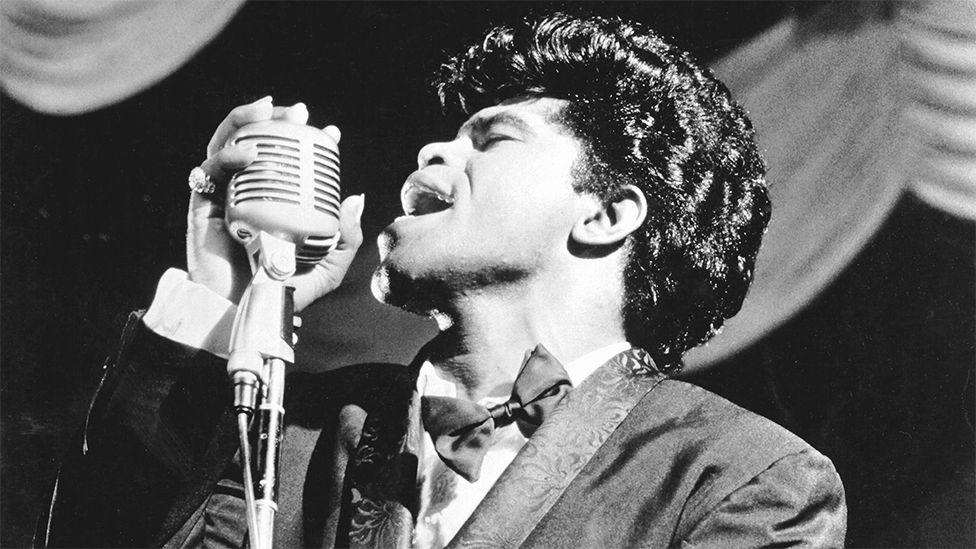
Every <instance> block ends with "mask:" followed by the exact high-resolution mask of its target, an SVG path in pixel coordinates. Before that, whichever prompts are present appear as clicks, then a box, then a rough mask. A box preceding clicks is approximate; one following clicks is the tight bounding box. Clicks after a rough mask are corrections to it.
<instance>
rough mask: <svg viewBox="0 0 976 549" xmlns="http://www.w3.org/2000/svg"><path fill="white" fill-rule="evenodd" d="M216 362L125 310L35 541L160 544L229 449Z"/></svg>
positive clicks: (197, 500) (198, 498) (227, 393)
mask: <svg viewBox="0 0 976 549" xmlns="http://www.w3.org/2000/svg"><path fill="white" fill-rule="evenodd" d="M225 370H226V366H225V362H224V361H223V360H222V359H220V358H218V357H215V356H213V355H210V354H208V353H205V352H202V351H199V350H195V349H192V348H190V347H186V346H183V345H180V344H178V343H174V342H172V341H170V340H168V339H165V338H162V337H160V336H158V335H156V334H155V333H153V332H152V331H150V330H149V329H147V328H146V327H145V325H144V324H143V323H142V321H141V313H133V314H132V315H130V317H129V321H128V323H127V325H126V327H125V330H124V331H123V336H122V340H121V343H120V349H119V351H118V353H117V354H116V355H115V356H114V357H113V358H112V359H111V360H109V361H108V362H107V363H106V366H105V371H104V375H103V378H102V382H101V384H100V385H99V388H98V391H97V393H96V395H95V397H94V399H93V400H92V403H91V406H90V408H89V412H88V417H87V419H86V421H85V425H84V428H83V429H82V431H81V432H80V433H79V434H78V435H77V437H76V439H75V440H74V441H72V443H71V446H70V447H69V449H68V452H67V454H66V455H65V457H64V459H63V461H62V464H61V468H60V471H59V473H58V477H57V480H56V482H55V485H54V487H53V489H52V493H51V499H50V503H49V506H48V508H47V509H46V512H45V513H44V514H43V515H42V516H41V517H40V520H39V521H38V527H37V531H36V533H35V539H34V543H35V545H36V546H39V547H61V546H70V547H146V546H158V545H162V544H163V543H165V542H166V541H167V540H169V539H170V537H172V535H173V534H174V533H176V532H177V531H178V530H179V528H180V526H182V525H183V523H184V522H185V521H186V519H187V518H188V517H189V515H190V514H192V512H193V511H194V510H195V509H196V508H197V507H199V505H200V504H201V503H202V502H203V500H204V498H206V496H207V495H208V493H209V489H210V487H211V486H212V485H213V483H214V482H216V480H217V479H218V478H219V475H220V473H221V472H222V471H223V469H224V468H225V467H226V466H227V464H228V462H229V461H230V460H231V459H232V457H233V455H234V452H235V451H236V440H237V438H236V431H235V422H234V419H233V415H232V410H231V404H232V402H231V399H232V390H231V387H230V383H229V381H228V379H227V375H226V373H225Z"/></svg>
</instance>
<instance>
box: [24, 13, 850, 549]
mask: <svg viewBox="0 0 976 549" xmlns="http://www.w3.org/2000/svg"><path fill="white" fill-rule="evenodd" d="M436 88H437V92H438V94H439V96H440V99H441V101H442V103H443V104H444V106H445V108H446V109H448V110H451V111H454V112H462V113H464V115H465V116H468V118H467V121H466V122H465V123H464V124H463V125H461V127H460V128H459V129H458V131H457V134H456V136H455V137H454V138H453V139H450V140H448V141H444V142H439V143H431V144H429V145H427V146H425V147H423V148H422V149H421V150H420V154H419V155H418V169H417V171H415V172H413V173H412V174H410V175H409V176H408V177H407V179H406V182H405V183H404V184H403V186H402V188H401V190H400V193H401V200H402V203H403V209H404V215H403V216H402V217H399V218H397V219H396V220H395V221H394V222H393V223H392V224H390V225H389V226H388V227H387V228H386V229H385V230H384V231H383V232H382V234H381V235H380V239H379V243H380V264H379V267H378V268H377V269H376V272H375V275H374V278H373V290H374V293H375V294H376V296H377V298H379V299H380V300H382V301H383V302H385V303H388V304H390V305H394V306H397V307H402V308H405V309H407V310H409V311H412V312H415V313H418V314H422V315H429V316H431V317H433V318H434V319H435V320H436V321H437V323H438V326H439V327H440V333H439V335H438V336H437V337H435V338H434V339H433V340H432V341H431V342H430V343H429V344H427V345H426V346H425V347H424V348H423V349H422V350H421V351H420V353H419V354H418V356H417V358H416V359H415V360H414V362H413V363H412V364H410V365H408V366H402V365H387V364H367V365H355V366H350V367H348V368H342V369H339V370H336V371H332V372H328V373H324V374H316V375H311V374H299V373H296V374H292V375H291V376H290V377H289V381H288V389H287V396H286V399H287V400H286V410H287V415H286V420H287V421H288V429H287V430H286V433H285V442H284V456H283V458H282V459H283V466H282V472H281V495H280V498H279V501H280V503H279V505H280V507H279V520H278V522H277V524H276V535H275V538H276V540H278V541H277V544H276V545H278V546H283V547H285V546H313V547H321V546H341V547H344V546H356V547H359V546H371V547H409V546H416V547H444V546H451V547H466V546H488V547H508V546H523V545H524V546H534V547H623V546H626V547H630V546H641V547H670V546H676V547H677V546H681V547H684V546H690V547H760V546H794V545H799V546H815V547H828V546H841V545H843V542H844V531H845V521H846V508H845V504H844V492H843V487H842V485H841V481H840V479H839V478H838V476H837V474H836V472H835V471H834V468H833V466H832V464H831V463H830V460H828V459H827V458H826V457H824V456H823V455H821V454H820V453H819V452H817V451H816V450H814V449H813V448H811V447H810V446H809V445H807V444H806V443H805V442H803V441H802V440H800V439H799V438H797V437H796V436H794V435H792V434H791V433H789V432H787V431H786V430H784V429H783V428H781V427H779V426H777V425H775V424H773V423H771V422H769V421H767V420H765V419H763V418H761V417H758V416H756V415H754V414H752V413H750V412H747V411H745V410H743V409H741V408H738V407H736V406H735V405H733V404H731V403H729V402H727V401H725V400H723V399H721V398H719V397H717V396H715V395H713V394H711V393H709V392H707V391H705V390H703V389H700V388H697V387H695V386H692V385H689V384H686V383H683V382H679V381H675V380H672V379H669V376H670V375H672V374H674V373H675V372H677V371H678V370H679V368H680V366H681V356H682V354H683V353H684V352H685V351H687V350H688V349H690V348H692V347H694V346H696V345H699V344H701V343H703V342H705V341H706V340H707V339H708V338H709V337H710V336H712V335H713V334H714V333H715V332H716V331H717V330H718V329H719V328H720V327H721V325H722V323H723V322H724V321H725V319H727V318H729V317H731V316H732V315H734V314H735V313H736V312H737V311H738V310H739V308H740V306H741V304H742V300H743V298H744V296H745V293H746V290H747V288H748V286H749V283H750V281H751V278H752V271H753V265H754V262H755V257H756V253H757V251H758V248H759V243H760V240H761V236H762V233H763V231H764V229H765V226H766V223H767V221H768V219H769V212H770V206H769V201H768V197H767V193H766V189H765V182H764V178H763V173H764V166H763V163H762V161H761V159H760V157H759V155H758V152H757V148H756V145H755V142H754V138H753V132H752V129H751V126H750V123H749V121H748V120H747V119H746V117H745V115H744V113H743V111H742V109H741V108H740V107H739V106H738V105H736V104H735V103H733V102H732V100H731V98H730V97H729V93H728V91H727V90H726V89H725V87H724V86H723V85H722V84H721V83H720V82H718V81H717V80H715V78H714V77H713V76H712V75H711V74H710V72H708V71H707V70H705V69H702V68H701V67H699V66H698V65H697V64H695V63H694V62H693V61H692V60H691V59H690V57H689V56H688V55H687V54H686V53H684V52H682V51H680V50H678V49H676V48H675V47H674V46H672V45H670V44H668V43H667V42H665V41H664V40H662V39H661V38H660V37H659V36H658V35H657V34H655V33H654V32H652V31H650V30H648V29H646V28H643V27H642V26H640V25H636V24H632V23H628V22H623V21H619V20H614V19H604V18H600V17H589V18H578V17H572V16H567V15H552V16H547V17H544V18H541V19H537V20H532V21H527V22H525V23H524V24H521V25H518V26H515V27H512V28H496V29H493V30H491V31H490V32H489V33H488V34H487V36H486V37H484V39H483V40H479V41H478V42H477V44H476V45H475V46H472V47H471V48H470V49H468V50H467V51H465V52H464V53H462V54H460V55H458V56H457V57H454V58H453V59H451V60H450V61H448V62H447V63H446V64H445V65H443V67H442V69H441V71H440V73H439V74H438V75H437V82H436ZM307 117H308V113H307V111H306V110H305V108H304V106H302V105H296V106H294V107H290V108H282V107H274V106H273V105H272V102H271V101H270V99H264V100H259V101H257V102H255V103H252V104H249V105H245V106H241V107H238V108H236V109H234V110H233V111H232V112H231V114H230V115H229V116H228V117H227V119H226V120H225V121H224V122H223V123H222V124H221V125H220V127H219V128H218V129H217V131H216V133H215V135H214V137H213V139H212V140H211V144H210V148H209V158H208V159H207V160H206V161H205V162H204V163H203V165H202V166H201V169H202V172H203V174H205V177H203V178H202V181H203V182H208V181H209V182H213V183H214V184H215V185H216V187H217V191H216V193H211V192H210V189H207V188H205V187H204V186H200V187H197V191H196V192H194V193H193V195H192V198H191V203H190V213H189V231H188V237H187V238H188V245H187V249H188V270H187V272H186V273H183V272H182V271H170V272H168V273H167V274H166V275H164V277H163V279H162V281H161V282H160V286H159V290H158V292H157V295H156V298H155V300H154V302H153V304H152V306H151V307H150V309H149V311H148V312H147V313H146V314H145V315H144V316H141V317H136V318H134V320H133V322H131V323H130V326H129V327H128V328H127V329H126V332H125V335H124V336H123V341H122V350H121V351H120V352H119V354H118V355H117V356H116V357H115V360H114V361H112V364H110V366H109V367H108V368H107V370H106V374H105V379H104V380H103V383H102V386H101V388H100V390H99V394H98V396H97V398H96V399H95V401H94V402H93V404H92V409H91V412H90V414H89V417H88V420H87V422H86V426H85V430H84V433H83V436H82V438H81V439H80V440H79V441H78V444H77V447H76V448H75V449H74V450H73V451H72V452H71V453H70V454H69V456H68V457H67V458H66V460H65V463H64V465H63V467H62V471H61V474H60V477H59V479H58V484H57V487H56V489H55V492H54V496H53V500H52V504H51V507H50V511H49V513H48V514H47V515H46V516H45V517H43V520H42V521H41V524H40V527H39V530H38V537H37V543H38V544H40V545H44V546H61V545H67V546H91V545H94V546H146V545H160V546H167V547H198V546H206V547H241V546H242V545H243V544H244V543H245V541H244V540H245V539H246V537H247V533H246V529H247V527H246V521H245V518H244V511H243V509H244V504H243V500H242V496H241V488H240V487H241V479H240V465H239V458H238V457H237V456H236V451H237V446H236V442H237V440H236V434H235V430H234V429H235V427H234V418H233V414H232V412H231V410H230V408H231V396H230V393H231V391H230V387H229V382H228V380H227V376H226V368H225V362H224V360H223V359H222V358H220V357H221V356H224V357H226V352H227V338H228V319H231V318H233V314H234V313H233V311H234V305H233V304H234V303H235V302H236V301H237V300H238V299H239V297H240V294H241V292H242V290H243V288H244V286H245V285H246V284H247V280H248V278H249V270H248V267H247V265H246V262H244V261H242V260H241V254H242V251H241V248H240V246H239V245H238V244H237V243H236V242H234V241H233V240H232V239H231V238H230V237H229V235H228V234H227V232H226V230H225V228H224V223H223V220H222V199H221V198H220V189H221V187H222V186H223V185H225V184H226V182H227V180H228V179H229V177H230V176H231V175H232V174H233V173H234V172H235V171H236V170H239V169H241V168H242V167H244V166H246V165H247V164H248V163H249V162H251V161H252V160H254V158H255V152H254V150H250V149H247V148H243V147H237V146H224V145H225V143H226V142H227V139H228V137H229V136H230V135H231V134H232V133H233V132H234V131H236V129H238V128H239V127H241V126H244V125H246V124H248V123H252V122H256V121H261V120H266V119H268V118H283V119H287V120H291V121H295V122H300V123H305V122H306V121H307ZM325 131H326V132H327V133H331V134H332V135H333V136H334V137H336V138H338V131H337V130H336V129H334V128H331V127H330V128H327V129H326V130H325ZM197 175H198V176H199V175H200V174H197ZM199 179H200V178H199V177H198V180H199ZM362 209H363V198H362V197H361V196H359V197H350V198H348V199H346V200H345V202H343V205H342V209H341V219H340V225H341V239H340V241H339V243H338V245H337V247H336V249H335V250H334V251H333V252H331V253H330V254H329V255H328V256H327V257H326V258H325V259H324V260H323V263H322V264H321V265H319V266H316V268H315V269H313V270H312V271H310V272H308V273H304V274H301V275H299V276H297V277H295V278H294V279H293V281H292V282H293V284H294V285H295V287H296V302H297V304H298V306H299V307H303V306H306V305H307V304H309V303H311V302H313V301H314V300H316V299H317V298H319V297H321V296H323V295H325V294H327V293H328V292H330V291H332V290H334V289H335V288H336V287H337V286H338V284H339V282H340V281H341V279H342V276H343V275H344V274H345V271H346V269H347V268H348V266H349V264H350V262H351V261H352V258H353V256H354V254H355V253H356V249H357V248H358V246H359V244H360V242H361V241H362V232H361V230H360V227H359V217H360V215H361V213H362ZM375 336H376V337H382V334H375Z"/></svg>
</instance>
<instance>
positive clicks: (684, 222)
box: [434, 13, 770, 372]
mask: <svg viewBox="0 0 976 549" xmlns="http://www.w3.org/2000/svg"><path fill="white" fill-rule="evenodd" d="M434 85H435V87H436V89H437V92H438V94H439V96H440V99H441V103H442V105H443V106H444V108H445V109H446V110H447V111H448V112H450V111H455V112H457V111H460V113H458V114H471V113H473V112H475V111H477V110H479V109H481V108H484V107H487V106H491V105H496V104H498V103H500V102H502V101H505V100H508V99H512V98H518V97H541V96H545V97H554V98H558V99H565V100H567V101H568V102H569V105H568V106H567V107H566V109H565V111H564V112H563V113H561V115H560V122H561V123H562V124H563V125H565V126H566V127H567V128H568V129H569V130H570V131H571V132H572V133H573V135H574V136H575V137H577V138H579V139H580V140H581V142H582V144H583V150H584V153H583V155H582V156H583V158H581V159H580V160H579V162H578V166H577V167H578V173H579V176H578V177H577V180H576V181H575V187H576V190H577V191H578V192H581V193H592V194H594V195H596V196H598V197H599V198H601V199H602V200H605V201H607V202H609V201H611V200H614V199H615V198H616V197H617V194H616V193H618V192H619V190H620V188H621V186H622V185H626V184H633V185H636V186H637V187H639V188H640V189H641V190H642V191H643V192H644V194H645V196H646V197H647V201H648V216H647V220H646V221H645V222H644V224H643V226H642V227H641V228H640V229H639V230H638V231H636V232H635V233H634V234H633V235H632V236H631V237H630V239H629V242H628V243H627V246H628V247H629V249H628V259H627V264H626V266H625V268H624V281H625V293H626V295H625V305H624V319H625V328H626V332H627V337H628V339H629V340H630V341H631V342H632V343H634V344H636V345H639V346H641V347H644V348H645V349H647V350H648V351H650V352H651V353H652V355H654V357H655V359H656V360H657V362H658V365H659V366H660V367H662V369H664V370H666V371H670V372H674V371H677V370H678V369H679V368H680V367H681V356H682V354H683V353H684V352H685V351H686V350H688V349H690V348H692V347H695V346H697V345H699V344H701V343H703V342H704V341H706V340H708V339H709V338H710V337H711V336H712V335H714V334H715V333H716V332H717V331H718V329H719V328H720V327H721V326H722V324H723V323H724V321H725V319H727V318H729V317H731V316H732V315H734V314H735V313H737V312H738V311H739V309H740V307H741V306H742V300H743V299H744V297H745V294H746V291H747V290H748V288H749V284H750V282H751V281H752V273H753V267H754V265H755V259H756V254H757V253H758V251H759V245H760V241H761V240H762V235H763V232H764V231H765V228H766V224H767V223H768V221H769V216H770V204H769V198H768V195H767V192H766V186H765V179H764V173H765V165H764V164H763V161H762V159H761V158H760V156H759V152H758V150H757V147H756V143H755V140H754V135H753V130H752V125H751V123H750V122H749V120H748V118H746V115H745V112H744V111H743V109H742V108H741V107H740V106H739V105H737V104H736V103H735V102H733V101H732V98H731V97H730V94H729V91H728V89H726V87H725V85H723V84H722V83H721V82H719V81H718V80H717V79H716V78H715V77H714V76H713V75H712V73H711V71H709V70H708V69H705V68H702V67H701V66H699V65H698V64H697V63H696V62H695V61H693V60H692V59H691V57H690V55H689V54H687V53H686V52H684V51H681V50H680V49H678V48H676V47H675V46H673V45H671V44H669V43H668V42H666V41H665V40H664V39H663V38H661V37H660V36H659V35H658V34H656V33H655V32H654V31H652V30H650V29H648V28H645V27H644V26H642V25H640V24H636V23H631V22H626V21H622V20H620V19H616V18H604V17H598V16H587V17H576V16H571V15H567V14H563V13H557V14H554V15H548V16H545V17H542V18H539V19H533V20H526V21H523V22H522V23H521V24H520V25H518V26H512V27H497V28H494V29H492V30H491V31H489V32H488V34H487V36H486V37H485V39H484V41H483V42H482V43H481V44H478V45H475V46H472V47H471V48H469V49H468V50H467V51H465V52H464V53H462V54H460V55H458V56H456V57H453V58H451V59H450V60H449V61H448V62H447V63H445V64H444V65H443V66H442V67H441V70H440V72H439V73H438V75H437V77H436V79H435V82H434Z"/></svg>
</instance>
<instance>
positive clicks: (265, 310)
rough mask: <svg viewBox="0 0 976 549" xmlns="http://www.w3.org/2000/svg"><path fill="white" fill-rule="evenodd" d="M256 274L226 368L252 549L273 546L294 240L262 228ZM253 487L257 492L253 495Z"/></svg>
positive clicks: (253, 249) (253, 255)
mask: <svg viewBox="0 0 976 549" xmlns="http://www.w3.org/2000/svg"><path fill="white" fill-rule="evenodd" d="M246 247H247V253H248V258H249V260H250V262H251V272H252V273H254V278H253V279H252V280H251V284H250V285H249V286H248V287H247V289H246V290H245V291H244V295H243V296H242V297H241V303H240V305H238V308H237V316H236V317H235V319H234V327H233V330H232V332H231V340H230V358H229V359H228V361H227V372H228V374H230V376H231V379H232V381H233V383H234V408H235V409H236V410H237V413H238V427H239V429H240V431H241V432H240V438H241V462H242V463H241V466H242V469H243V476H244V495H245V502H246V508H247V510H246V512H247V524H248V536H249V542H250V547H251V549H272V546H273V536H274V518H275V513H276V512H277V511H278V467H279V459H280V456H281V440H282V432H283V431H282V430H283V428H284V415H285V408H284V394H285V365H286V363H294V362H295V349H294V344H295V340H296V339H297V337H296V336H295V334H294V332H293V323H294V322H295V320H294V309H295V305H294V299H293V293H294V288H293V287H291V286H288V285H286V284H285V281H286V280H288V279H289V278H291V276H292V275H294V274H295V244H294V243H292V242H289V241H287V240H282V239H280V238H277V237H275V236H272V235H270V234H268V233H266V232H264V231H261V232H260V233H258V235H257V236H256V237H255V238H254V239H252V240H251V241H249V242H248V243H247V245H246ZM255 412H257V415H258V417H257V420H258V440H257V456H256V460H257V463H256V468H255V469H256V472H257V473H258V482H257V485H255V484H254V482H253V480H252V478H251V467H252V464H251V457H250V453H251V452H250V442H249V437H248V421H247V420H248V419H250V418H251V417H252V416H253V415H254V414H255ZM255 488H256V489H257V494H255Z"/></svg>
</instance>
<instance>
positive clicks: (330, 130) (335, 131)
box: [322, 125, 342, 144]
mask: <svg viewBox="0 0 976 549" xmlns="http://www.w3.org/2000/svg"><path fill="white" fill-rule="evenodd" d="M322 131H324V132H325V135H328V136H329V137H331V138H332V139H333V140H334V141H335V142H336V144H338V143H339V140H340V139H342V132H340V131H339V128H337V127H335V126H331V125H330V126H326V127H324V128H322Z"/></svg>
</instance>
